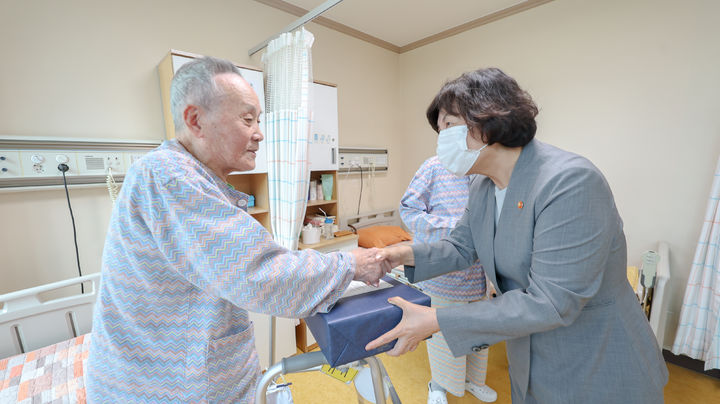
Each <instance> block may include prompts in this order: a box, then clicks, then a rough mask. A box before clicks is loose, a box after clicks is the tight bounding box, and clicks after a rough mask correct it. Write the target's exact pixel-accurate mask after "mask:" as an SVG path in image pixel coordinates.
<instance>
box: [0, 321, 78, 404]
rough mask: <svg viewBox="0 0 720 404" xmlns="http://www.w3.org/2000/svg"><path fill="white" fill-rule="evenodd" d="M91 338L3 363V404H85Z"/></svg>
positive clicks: (0, 371) (0, 381)
mask: <svg viewBox="0 0 720 404" xmlns="http://www.w3.org/2000/svg"><path fill="white" fill-rule="evenodd" d="M89 346H90V334H85V335H81V336H79V337H77V338H73V339H70V340H67V341H62V342H59V343H57V344H55V345H50V346H48V347H45V348H41V349H38V350H35V351H32V352H28V353H26V354H22V355H16V356H11V357H9V358H6V359H0V403H21V404H24V403H28V404H29V403H32V404H35V403H85V382H84V379H83V373H84V369H85V363H86V361H87V357H88V348H89Z"/></svg>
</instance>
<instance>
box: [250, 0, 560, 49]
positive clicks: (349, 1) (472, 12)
mask: <svg viewBox="0 0 720 404" xmlns="http://www.w3.org/2000/svg"><path fill="white" fill-rule="evenodd" d="M255 1H257V2H259V3H263V4H266V5H268V6H271V7H274V8H277V9H280V10H283V11H286V12H288V13H291V14H294V15H296V16H302V15H304V14H306V13H307V11H308V10H312V9H313V8H315V7H317V6H319V5H321V4H323V3H324V2H325V0H255ZM550 1H552V0H442V1H438V0H344V1H342V2H340V3H339V4H337V5H336V6H334V7H333V8H331V9H330V10H328V11H326V12H325V13H323V14H322V15H321V16H320V17H318V18H316V19H315V20H314V22H315V23H318V24H320V25H324V26H327V27H330V28H332V29H335V30H337V31H339V32H343V33H345V34H348V35H351V36H354V37H357V38H360V39H362V40H365V41H368V42H371V43H373V44H375V45H378V46H382V47H383V48H386V49H389V50H392V51H394V52H397V53H403V52H407V51H409V50H412V49H415V48H418V47H420V46H423V45H427V44H428V43H432V42H435V41H438V40H440V39H443V38H447V37H449V36H452V35H456V34H459V33H460V32H463V31H466V30H468V29H472V28H475V27H478V26H480V25H483V24H487V23H489V22H492V21H495V20H498V19H500V18H504V17H507V16H509V15H512V14H515V13H518V12H521V11H524V10H527V9H529V8H532V7H536V6H539V5H541V4H545V3H548V2H550ZM280 29H282V27H278V30H280Z"/></svg>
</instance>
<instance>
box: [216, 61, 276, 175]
mask: <svg viewBox="0 0 720 404" xmlns="http://www.w3.org/2000/svg"><path fill="white" fill-rule="evenodd" d="M215 82H216V83H217V85H218V87H219V88H220V89H221V90H222V91H224V93H225V95H224V96H222V97H220V99H219V100H218V101H217V103H216V104H215V105H214V106H213V107H211V108H210V110H211V111H209V113H208V115H207V117H206V119H205V120H204V121H205V122H202V125H203V127H202V130H203V132H204V135H205V137H206V141H207V144H208V146H209V148H210V150H211V151H212V153H211V156H212V157H211V159H212V166H215V167H216V168H219V169H220V170H221V171H223V172H224V174H228V173H230V172H231V171H248V170H252V169H253V168H255V155H256V153H257V150H258V147H259V144H260V141H262V140H263V134H262V132H260V126H259V125H260V116H261V113H262V107H261V106H260V101H259V100H258V97H257V94H255V91H254V90H253V89H252V87H251V86H250V84H248V82H247V81H245V80H244V79H243V78H241V77H239V76H238V75H236V74H221V75H218V76H216V77H215Z"/></svg>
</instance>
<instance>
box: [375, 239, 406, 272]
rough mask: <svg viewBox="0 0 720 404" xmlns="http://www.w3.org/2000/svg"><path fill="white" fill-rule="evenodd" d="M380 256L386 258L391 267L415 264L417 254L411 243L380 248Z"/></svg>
mask: <svg viewBox="0 0 720 404" xmlns="http://www.w3.org/2000/svg"><path fill="white" fill-rule="evenodd" d="M378 257H380V258H381V259H384V260H385V261H386V262H387V263H388V264H389V265H390V268H395V267H396V266H399V265H415V255H414V254H413V250H412V247H410V246H409V245H401V246H396V247H385V248H383V249H382V250H380V254H379V255H378Z"/></svg>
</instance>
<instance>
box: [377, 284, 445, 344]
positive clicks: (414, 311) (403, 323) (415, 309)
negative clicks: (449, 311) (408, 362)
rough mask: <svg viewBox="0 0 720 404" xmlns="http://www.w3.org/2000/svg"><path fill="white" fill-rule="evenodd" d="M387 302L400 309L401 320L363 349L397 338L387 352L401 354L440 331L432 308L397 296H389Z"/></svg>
mask: <svg viewBox="0 0 720 404" xmlns="http://www.w3.org/2000/svg"><path fill="white" fill-rule="evenodd" d="M388 302H389V303H390V304H393V305H395V306H397V307H399V308H401V309H402V311H403V316H402V320H400V323H398V325H397V326H395V328H393V329H392V330H390V331H388V332H386V333H385V334H383V335H381V336H380V337H378V338H377V339H375V340H374V341H371V342H370V343H368V344H367V345H366V346H365V350H367V351H371V350H373V349H375V348H377V347H379V346H382V345H385V344H387V343H388V342H392V341H393V340H395V339H397V343H396V344H395V347H393V349H392V350H390V351H388V352H387V354H388V355H390V356H398V355H402V354H404V353H406V352H409V351H414V350H415V348H417V346H418V344H419V343H420V342H421V341H422V340H424V339H425V338H427V337H429V336H431V335H433V334H435V333H436V332H438V331H440V326H439V325H438V321H437V315H436V311H435V309H434V308H432V307H426V306H421V305H418V304H414V303H410V302H408V301H407V300H405V299H403V298H401V297H397V296H396V297H391V298H390V299H388Z"/></svg>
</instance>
